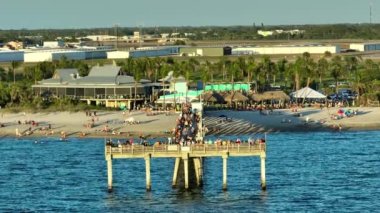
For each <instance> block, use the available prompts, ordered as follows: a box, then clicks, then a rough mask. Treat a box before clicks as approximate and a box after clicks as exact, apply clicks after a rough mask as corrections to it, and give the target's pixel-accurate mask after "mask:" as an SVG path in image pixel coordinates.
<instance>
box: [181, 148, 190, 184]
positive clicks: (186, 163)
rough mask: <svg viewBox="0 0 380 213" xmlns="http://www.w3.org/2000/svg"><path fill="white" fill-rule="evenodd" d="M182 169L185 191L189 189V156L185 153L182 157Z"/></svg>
mask: <svg viewBox="0 0 380 213" xmlns="http://www.w3.org/2000/svg"><path fill="white" fill-rule="evenodd" d="M182 160H183V168H184V174H185V189H189V154H188V153H185V154H183V155H182Z"/></svg>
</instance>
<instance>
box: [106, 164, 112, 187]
mask: <svg viewBox="0 0 380 213" xmlns="http://www.w3.org/2000/svg"><path fill="white" fill-rule="evenodd" d="M107 176H108V192H112V158H111V157H109V158H107Z"/></svg>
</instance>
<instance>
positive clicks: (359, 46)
mask: <svg viewBox="0 0 380 213" xmlns="http://www.w3.org/2000/svg"><path fill="white" fill-rule="evenodd" d="M350 49H352V50H356V51H361V52H365V51H376V50H380V43H353V44H350Z"/></svg>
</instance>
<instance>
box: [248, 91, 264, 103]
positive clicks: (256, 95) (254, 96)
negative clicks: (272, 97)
mask: <svg viewBox="0 0 380 213" xmlns="http://www.w3.org/2000/svg"><path fill="white" fill-rule="evenodd" d="M248 97H249V99H251V100H252V101H254V102H260V101H262V100H263V95H262V94H259V93H251V94H249V96H248Z"/></svg>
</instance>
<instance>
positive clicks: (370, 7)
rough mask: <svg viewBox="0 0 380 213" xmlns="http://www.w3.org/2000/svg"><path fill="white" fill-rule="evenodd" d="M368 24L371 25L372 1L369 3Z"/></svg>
mask: <svg viewBox="0 0 380 213" xmlns="http://www.w3.org/2000/svg"><path fill="white" fill-rule="evenodd" d="M369 23H370V24H372V1H371V2H370V3H369Z"/></svg>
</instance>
